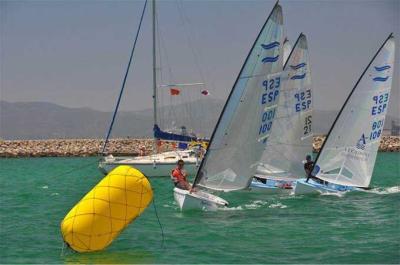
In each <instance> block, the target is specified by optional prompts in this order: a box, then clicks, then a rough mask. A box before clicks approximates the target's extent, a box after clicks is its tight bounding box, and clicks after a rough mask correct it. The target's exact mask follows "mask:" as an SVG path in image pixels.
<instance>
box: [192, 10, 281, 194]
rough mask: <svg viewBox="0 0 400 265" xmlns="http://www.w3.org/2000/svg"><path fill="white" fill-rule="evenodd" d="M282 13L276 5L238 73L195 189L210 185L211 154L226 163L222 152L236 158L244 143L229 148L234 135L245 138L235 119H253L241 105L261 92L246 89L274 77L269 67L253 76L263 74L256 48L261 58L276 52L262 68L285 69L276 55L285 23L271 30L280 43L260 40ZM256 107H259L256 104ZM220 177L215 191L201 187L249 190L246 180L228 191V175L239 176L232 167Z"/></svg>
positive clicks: (263, 61) (264, 59)
mask: <svg viewBox="0 0 400 265" xmlns="http://www.w3.org/2000/svg"><path fill="white" fill-rule="evenodd" d="M281 13H282V11H281V7H280V6H279V4H278V2H277V3H276V4H275V6H274V8H273V10H272V11H271V13H270V15H269V16H268V18H267V20H266V22H265V23H264V25H263V27H262V29H261V31H260V33H259V34H258V36H257V38H256V40H255V42H254V43H253V45H252V48H251V49H250V52H249V54H248V55H247V57H246V60H245V62H244V64H243V66H242V68H241V70H240V72H239V75H238V76H237V78H236V81H235V84H234V86H233V88H232V90H231V92H230V94H229V96H228V99H227V101H226V103H225V105H224V108H223V110H222V112H221V115H220V117H219V119H218V122H217V124H216V126H215V128H214V130H213V133H212V136H211V139H210V144H209V146H208V150H207V152H206V155H205V157H204V159H203V160H202V162H201V164H200V168H199V170H198V172H197V175H196V178H195V181H194V186H196V185H198V184H199V182H200V181H201V180H202V179H204V178H205V177H206V178H207V181H208V180H209V179H208V176H205V174H207V172H205V170H204V167H205V165H206V164H209V163H212V162H208V160H209V157H210V155H211V153H212V154H214V153H215V154H214V156H215V155H217V154H219V155H217V156H218V157H219V158H222V160H223V159H224V158H226V157H225V156H223V155H222V154H221V152H223V151H224V150H223V149H224V148H227V149H229V148H230V149H231V150H230V151H232V152H229V150H227V151H226V153H225V154H226V155H227V156H234V155H235V154H237V151H238V148H240V147H238V146H239V145H240V144H242V143H243V141H242V142H240V143H234V144H232V143H230V144H228V142H229V141H230V139H231V138H232V137H233V136H231V135H235V134H236V135H238V134H239V135H241V136H244V132H243V133H241V134H240V133H239V132H235V130H234V129H232V126H236V127H235V129H236V130H237V131H239V130H242V129H243V128H237V121H233V120H232V119H233V118H235V117H236V119H237V117H242V118H245V117H249V118H253V117H250V116H249V113H248V109H247V108H244V107H243V105H241V103H243V102H248V100H249V99H250V97H251V98H252V97H255V95H256V92H257V93H258V91H255V90H256V89H257V88H254V89H253V91H252V93H253V94H251V93H250V92H249V90H248V89H247V87H248V86H251V85H253V86H254V85H255V84H256V83H257V82H258V81H259V80H258V79H256V78H261V77H263V76H264V77H265V76H268V73H273V72H271V69H273V68H272V67H273V66H268V68H266V69H269V70H268V71H267V72H265V74H264V73H263V75H260V76H257V73H254V71H255V70H256V69H258V70H260V67H261V66H260V62H259V61H257V56H256V55H255V47H256V45H260V47H258V46H257V48H259V52H260V54H258V57H260V55H261V54H262V53H264V54H267V51H268V54H270V53H271V52H273V55H275V56H265V57H262V58H261V59H262V63H263V64H266V65H269V64H274V63H275V62H277V63H278V64H280V65H282V57H280V56H279V54H275V53H276V51H275V49H279V50H278V51H279V53H280V51H281V48H282V35H283V34H282V31H283V30H282V25H281V24H279V23H282V22H281V21H280V22H279V21H278V22H276V23H278V24H279V25H280V26H279V27H278V28H273V29H272V28H271V29H269V28H268V30H270V31H273V32H271V33H270V34H272V33H274V34H275V35H279V36H278V37H277V38H276V39H277V40H275V41H273V40H271V41H270V42H267V44H262V43H261V40H260V38H261V36H262V35H263V34H266V32H269V31H267V26H269V27H272V23H273V22H271V23H270V24H271V25H268V22H269V21H270V18H271V16H272V15H273V14H274V19H278V20H282V14H281ZM263 37H264V38H267V37H268V36H267V37H266V36H263ZM262 45H264V46H262ZM250 60H251V62H250ZM274 66H275V64H274ZM257 67H258V68H257ZM265 67H267V66H265ZM262 69H264V68H262ZM280 69H281V68H280ZM276 72H277V71H276ZM244 73H246V74H244ZM243 104H244V103H243ZM254 104H256V103H254ZM249 108H250V106H249ZM251 108H252V110H253V109H256V108H258V107H254V106H251ZM255 114H256V113H252V115H253V116H254V115H255ZM238 115H239V116H238ZM244 121H245V119H244ZM247 122H248V121H247ZM271 122H272V121H271ZM244 126H245V125H244ZM228 127H229V129H232V130H230V131H229V134H228ZM224 128H225V129H224ZM249 129H250V130H254V128H249ZM257 130H258V129H257ZM217 135H218V136H217ZM229 137H230V138H229ZM246 137H247V136H246ZM217 138H219V139H218V140H217ZM256 138H257V137H256V136H255V135H254V138H253V140H251V142H253V141H256ZM250 139H251V138H249V141H250ZM250 144H251V143H250ZM241 147H243V146H241ZM244 149H246V148H244ZM243 151H244V152H245V151H248V150H247V149H246V150H243ZM218 152H219V153H218ZM214 158H215V157H214ZM231 160H233V161H231V162H232V163H235V161H234V160H235V159H231ZM210 161H211V160H210ZM222 162H223V161H221V163H222ZM225 162H226V163H229V161H228V162H227V161H226V160H225ZM237 162H242V161H237ZM247 164H248V161H247V162H246V165H247ZM248 166H250V165H248ZM209 167H210V166H208V169H209ZM214 167H217V166H216V165H215V164H214ZM214 171H215V170H214ZM216 171H218V170H216ZM225 171H226V172H225ZM218 174H220V175H218ZM221 174H222V175H221ZM224 174H227V175H226V176H225V175H224ZM217 175H218V176H217V177H216V179H215V183H214V184H215V185H213V187H210V185H207V184H204V183H201V186H205V187H206V188H212V189H222V190H235V189H240V188H244V186H246V184H244V183H243V181H244V180H245V179H241V181H242V182H241V183H240V184H238V185H236V186H235V185H233V186H232V187H228V186H226V185H224V181H225V180H224V179H225V177H227V176H228V175H229V176H230V177H229V178H232V179H235V178H236V177H237V174H236V173H235V172H234V171H233V170H232V169H231V168H230V167H227V168H226V170H224V171H223V172H221V171H219V173H217ZM249 177H250V176H249ZM244 178H247V176H246V177H244ZM249 180H250V178H249ZM233 181H234V180H232V182H233ZM203 182H204V181H203ZM244 182H246V181H244ZM247 182H249V181H247ZM216 183H218V184H216ZM243 185H244V186H243ZM221 186H224V187H221Z"/></svg>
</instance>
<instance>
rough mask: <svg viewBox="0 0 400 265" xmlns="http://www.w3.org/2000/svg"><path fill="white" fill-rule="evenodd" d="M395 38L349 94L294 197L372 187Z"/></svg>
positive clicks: (386, 101)
mask: <svg viewBox="0 0 400 265" xmlns="http://www.w3.org/2000/svg"><path fill="white" fill-rule="evenodd" d="M394 54H395V40H394V37H393V35H392V34H390V35H389V37H388V38H387V39H386V40H385V42H384V43H383V44H382V46H381V47H380V48H379V50H378V51H377V53H376V54H375V55H374V57H373V58H372V60H371V61H370V63H369V64H368V66H367V68H366V69H365V70H364V72H363V74H362V75H361V77H360V79H359V80H358V81H357V83H356V85H355V86H354V88H353V89H352V91H351V92H350V94H349V96H348V98H347V99H346V101H345V103H344V105H343V107H342V109H341V110H340V112H339V114H338V116H337V117H336V119H335V121H334V123H333V124H332V127H331V129H330V131H329V133H328V135H327V137H326V139H325V142H324V144H323V145H322V148H321V150H320V152H319V153H318V156H317V158H316V162H315V165H314V168H313V171H312V173H311V176H313V177H311V178H308V179H302V180H299V181H298V182H297V184H296V188H295V194H305V193H332V192H344V191H351V190H362V189H365V188H368V187H369V184H370V182H371V178H372V173H373V170H374V166H375V160H376V156H377V152H378V147H379V143H380V139H381V136H382V133H383V126H384V121H385V117H386V111H387V109H388V106H389V97H390V90H391V88H392V76H393V66H394V58H395V57H394Z"/></svg>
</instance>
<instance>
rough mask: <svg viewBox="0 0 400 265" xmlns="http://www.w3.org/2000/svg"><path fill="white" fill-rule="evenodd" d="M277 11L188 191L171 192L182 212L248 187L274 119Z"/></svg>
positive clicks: (279, 40)
mask: <svg viewBox="0 0 400 265" xmlns="http://www.w3.org/2000/svg"><path fill="white" fill-rule="evenodd" d="M283 36H284V34H283V16H282V8H281V6H280V5H279V4H278V2H277V3H276V4H275V6H274V8H273V9H272V11H271V13H270V15H269V16H268V18H267V20H266V22H265V24H264V25H263V27H262V29H261V31H260V33H259V35H258V37H257V39H256V40H255V42H254V44H253V46H252V48H251V50H250V52H249V54H248V56H247V58H246V60H245V62H244V64H243V66H242V69H241V70H240V73H239V75H238V77H237V79H236V82H235V84H234V86H233V88H232V90H231V92H230V94H229V96H228V99H227V101H226V103H225V106H224V108H223V110H222V112H221V115H220V117H219V120H218V122H217V124H216V126H215V128H214V131H213V134H212V136H211V139H210V143H209V145H208V149H207V152H206V154H205V156H204V158H203V160H202V162H201V164H200V168H199V170H198V172H197V175H196V178H195V180H194V182H193V187H192V190H191V191H187V190H182V189H179V188H175V189H174V197H175V201H176V202H177V204H178V205H179V207H180V208H181V209H184V210H185V209H193V208H194V209H203V208H206V209H215V208H218V207H224V206H226V205H227V202H226V201H225V200H223V199H221V198H219V197H217V196H215V195H212V194H210V193H209V192H212V191H216V192H230V191H235V190H241V189H245V188H247V187H248V186H249V185H250V182H251V179H252V177H253V176H254V173H255V172H256V168H257V165H258V161H259V160H260V157H261V155H262V153H263V151H264V149H265V146H266V144H267V142H268V141H269V136H270V132H271V128H272V123H273V121H274V118H275V112H276V107H277V101H278V97H279V90H280V87H281V84H282V82H281V78H282V77H281V74H282V65H283V63H282V61H283V51H282V50H283V47H282V46H283V41H284V38H283Z"/></svg>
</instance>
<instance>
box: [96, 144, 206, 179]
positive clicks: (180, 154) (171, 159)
mask: <svg viewBox="0 0 400 265" xmlns="http://www.w3.org/2000/svg"><path fill="white" fill-rule="evenodd" d="M179 159H182V160H183V161H184V162H185V170H186V172H187V174H188V175H189V176H190V175H192V176H193V175H195V174H196V173H197V169H198V167H199V164H200V160H199V159H198V158H196V157H195V156H193V155H192V152H190V150H189V151H176V152H165V153H159V154H155V155H151V156H141V157H113V156H108V157H105V158H103V159H102V160H101V161H100V162H99V169H100V171H101V172H102V173H103V174H108V173H109V172H110V171H111V170H113V169H114V168H116V167H117V166H121V165H128V166H132V167H134V168H136V169H138V170H140V171H141V172H142V173H143V175H145V176H146V177H169V176H170V175H171V170H172V169H173V168H174V167H175V166H176V163H177V162H178V160H179Z"/></svg>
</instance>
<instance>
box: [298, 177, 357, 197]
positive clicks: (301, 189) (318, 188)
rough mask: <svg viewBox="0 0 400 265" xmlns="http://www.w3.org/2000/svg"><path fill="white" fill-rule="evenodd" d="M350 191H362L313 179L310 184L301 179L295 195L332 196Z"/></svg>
mask: <svg viewBox="0 0 400 265" xmlns="http://www.w3.org/2000/svg"><path fill="white" fill-rule="evenodd" d="M348 191H361V189H359V188H356V187H351V186H342V185H336V184H332V183H329V184H322V183H318V182H316V181H314V180H312V179H310V180H309V181H308V182H307V181H306V179H299V180H298V181H297V183H296V187H295V189H294V194H295V195H302V194H332V193H337V194H338V193H345V192H348Z"/></svg>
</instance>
